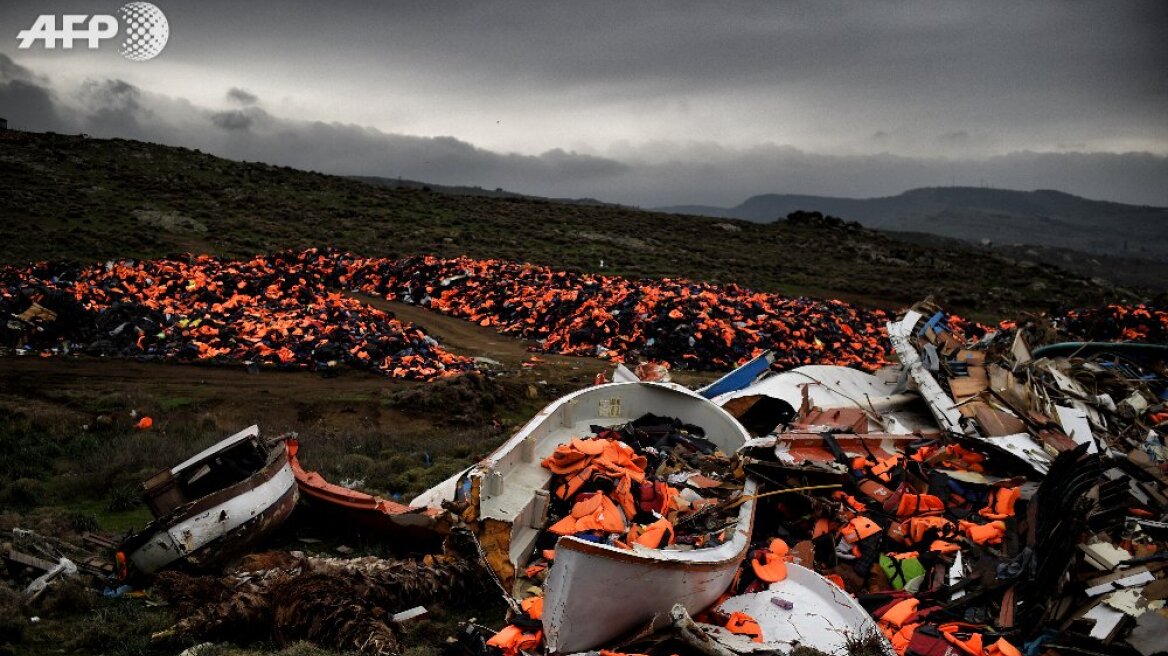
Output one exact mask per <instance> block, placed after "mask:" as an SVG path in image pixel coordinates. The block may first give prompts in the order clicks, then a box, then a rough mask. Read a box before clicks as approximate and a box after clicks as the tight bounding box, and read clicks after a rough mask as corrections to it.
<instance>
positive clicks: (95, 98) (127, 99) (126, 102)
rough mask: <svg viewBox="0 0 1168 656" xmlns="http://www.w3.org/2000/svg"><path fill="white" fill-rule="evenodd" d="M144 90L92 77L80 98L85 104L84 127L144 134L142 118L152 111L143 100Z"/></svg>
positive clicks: (150, 114)
mask: <svg viewBox="0 0 1168 656" xmlns="http://www.w3.org/2000/svg"><path fill="white" fill-rule="evenodd" d="M142 96H143V94H142V90H141V89H139V88H138V87H136V86H134V85H132V84H130V83H129V82H125V81H124V80H101V81H96V80H89V81H87V82H85V83H84V84H82V85H81V88H80V92H79V93H78V98H79V99H80V100H81V101H82V103H83V104H84V106H85V111H84V112H83V114H82V118H83V123H82V125H83V127H84V128H85V129H86V131H87V132H94V133H100V134H109V135H127V136H139V135H141V127H140V125H141V123H142V121H144V120H146V121H148V120H150V119H151V118H152V110H151V109H150V108H149V107H147V106H145V105H143V103H142Z"/></svg>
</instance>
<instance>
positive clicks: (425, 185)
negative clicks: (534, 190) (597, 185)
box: [349, 175, 616, 206]
mask: <svg viewBox="0 0 1168 656" xmlns="http://www.w3.org/2000/svg"><path fill="white" fill-rule="evenodd" d="M349 177H351V178H353V179H354V180H360V181H361V182H367V183H369V184H375V185H379V186H382V187H389V188H391V189H420V190H423V191H434V192H437V193H440V194H447V195H449V196H477V197H480V198H522V199H524V200H537V201H546V202H548V203H560V204H563V205H614V206H615V205H616V204H615V203H605V202H603V201H599V200H596V199H595V198H546V197H544V196H529V195H527V194H520V193H517V192H514V191H507V190H506V189H503V188H502V187H497V188H495V189H484V188H482V187H469V186H466V185H440V184H434V183H432V182H421V181H418V180H406V179H404V178H379V177H376V176H371V175H351V176H349Z"/></svg>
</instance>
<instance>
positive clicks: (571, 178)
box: [0, 55, 1168, 207]
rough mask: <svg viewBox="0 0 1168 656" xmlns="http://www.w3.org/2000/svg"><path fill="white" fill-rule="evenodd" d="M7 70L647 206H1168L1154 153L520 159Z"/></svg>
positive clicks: (160, 117)
mask: <svg viewBox="0 0 1168 656" xmlns="http://www.w3.org/2000/svg"><path fill="white" fill-rule="evenodd" d="M0 74H2V75H3V77H2V78H0V80H2V82H0V84H3V85H4V86H2V87H0V88H11V87H12V85H13V84H14V83H17V82H19V83H22V84H24V85H25V86H23V87H17V88H18V89H19V90H21V92H22V94H23V97H27V98H34V99H39V100H38V102H40V103H41V104H42V106H41V107H40V109H41V110H43V111H44V113H45V115H49V116H57V117H59V118H58V120H57V123H58V129H62V130H65V131H76V132H89V133H91V134H92V135H93V136H95V137H114V136H117V137H129V138H136V139H143V140H147V141H155V142H160V143H168V144H173V145H180V146H185V147H193V148H200V149H203V150H206V151H208V152H211V153H215V154H218V155H222V156H225V157H230V158H234V159H241V160H250V161H256V160H258V161H264V162H269V163H273V164H280V165H289V166H295V167H298V168H304V169H312V170H319V171H325V172H330V173H338V174H346V175H378V176H385V177H399V176H400V177H405V178H410V179H419V180H425V181H428V182H434V183H442V184H472V185H481V186H483V187H486V188H494V187H504V188H507V189H511V190H514V191H520V192H524V193H530V194H537V195H547V196H564V197H584V196H589V197H594V198H600V199H603V200H607V201H613V202H624V203H629V204H635V205H641V206H646V207H652V206H660V205H672V204H682V203H700V204H716V205H734V204H737V203H738V202H741V201H742V200H744V199H745V198H747V197H748V196H751V195H754V194H759V193H769V192H778V193H804V194H817V195H834V196H856V197H870V196H881V195H892V194H896V193H899V192H900V191H903V190H905V189H908V188H913V187H920V186H937V185H942V186H943V185H950V184H959V185H979V184H987V185H989V186H997V187H1005V188H1014V189H1035V188H1051V189H1061V190H1064V191H1070V192H1072V193H1077V194H1080V195H1084V196H1087V197H1093V198H1103V199H1111V200H1120V201H1125V202H1134V203H1146V204H1154V205H1168V191H1166V189H1165V185H1163V184H1162V183H1163V181H1164V180H1168V158H1166V157H1164V156H1161V155H1153V154H1149V153H1119V154H1115V153H1082V152H1048V153H1040V152H1026V151H1020V152H1015V153H1009V154H1005V155H1001V156H995V157H989V158H983V159H954V158H939V157H931V158H930V157H906V156H899V155H892V154H887V153H884V154H878V155H852V156H842V155H828V154H821V153H813V152H809V151H806V150H802V149H799V148H794V147H791V146H781V145H774V144H765V145H760V146H754V147H750V148H731V147H727V146H724V145H721V144H717V143H714V142H693V141H686V142H669V141H662V142H653V143H648V144H641V145H633V146H627V147H625V148H622V149H613V150H612V151H611V152H610V153H608V154H607V155H605V156H599V155H589V154H581V153H577V152H571V151H566V150H562V149H552V150H548V151H545V152H543V153H541V154H539V155H521V154H514V153H499V152H495V151H492V150H488V149H484V148H479V147H477V146H475V145H474V144H472V143H469V142H467V141H464V140H461V139H457V138H454V137H449V136H444V137H417V136H410V135H402V134H392V133H387V132H384V131H381V130H377V129H374V128H370V127H365V126H360V125H354V124H348V123H341V122H323V121H303V120H296V119H289V118H287V117H282V116H277V115H273V114H271V113H269V112H267V111H265V110H264V109H262V108H260V107H258V106H250V107H244V108H240V109H233V110H214V109H208V108H204V107H200V106H197V105H194V104H192V103H190V102H188V101H186V100H183V99H176V98H170V97H167V96H163V95H160V94H154V93H148V92H145V91H143V90H142V89H140V88H138V87H136V86H135V85H132V84H129V83H127V82H125V81H122V80H89V81H87V82H85V83H84V84H82V85H80V87H79V88H78V89H77V90H76V92H75V96H76V98H75V100H76V102H74V103H69V104H67V103H61V102H57V100H58V99H57V98H56V97H55V96H54V95H53V94H52V93H51V92H50V91H49V90H48V88H47V86H41V85H43V84H45V81H44V80H40V81H39V83H38V81H37V80H38V78H36V77H35V76H34V75H33V74H32V73H31V72H29V71H28V70H27V69H22V68H20V67H16V66H14V65H13V64H12V62H11V60H8V59H7V58H5V57H4V56H3V55H0ZM26 80H27V81H26ZM46 103H47V104H46ZM78 108H80V109H78ZM14 127H23V126H17V125H14ZM873 136H874V137H876V136H878V135H873ZM950 138H953V135H950Z"/></svg>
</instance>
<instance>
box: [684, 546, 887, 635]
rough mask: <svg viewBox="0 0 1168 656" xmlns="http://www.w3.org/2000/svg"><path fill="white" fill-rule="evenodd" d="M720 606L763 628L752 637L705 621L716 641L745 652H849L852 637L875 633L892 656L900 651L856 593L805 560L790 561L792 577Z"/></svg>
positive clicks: (790, 574) (788, 570) (789, 572)
mask: <svg viewBox="0 0 1168 656" xmlns="http://www.w3.org/2000/svg"><path fill="white" fill-rule="evenodd" d="M775 599H778V600H782V601H785V602H790V604H791V608H790V609H789V610H788V609H785V608H782V607H780V606H778V605H776V604H775V603H774V601H773V600H775ZM718 610H719V612H722V613H726V614H729V613H734V612H739V613H746V614H747V615H750V616H751V617H753V618H754V620H755V621H756V622H758V624H759V627H760V628H761V629H762V638H763V641H762V642H752V641H751V638H750V636H744V635H737V634H734V633H730V631H729V630H727V629H726V628H725V627H721V626H711V625H703V628H704V629H706V631H707V632H708V633H710V635H711V636H712V637H714V639H715V640H717V641H718V642H719V643H721V644H722V645H724V646H725V647H727V648H729V649H730V650H731V651H734V652H737V653H740V654H746V653H751V652H771V653H784V654H785V653H790V652H791V651H792V650H794V649H795V648H796V647H798V646H803V647H814V648H815V649H818V650H819V651H822V652H826V653H828V654H838V655H839V656H844V655H845V654H847V653H848V649H847V646H848V642H849V640H859V639H862V638H867V637H872V639H874V640H877V641H878V642H879V644H880V646H881V648H882V649H883V651H884V652H885V653H886V654H888V656H894V655H895V652H894V651H893V649H892V645H890V644H889V643H888V641H887V640H886V639H885V638H884V636H883V635H882V634H881V633H880V630H879V629H878V628H877V627H876V622H875V621H873V619H872V616H870V615H869V614H868V613H867V612H866V611H865V610H864V607H863V606H861V605H860V603H859V602H858V601H856V598H855V597H853V596H852V595H850V594H848V593H847V592H845V591H843V590H841V589H840V588H839V587H837V586H836V585H835V584H833V583H832V582H831V581H828V580H827V579H825V578H824V577H822V576H820V575H819V574H817V573H816V572H815V571H813V570H811V569H808V568H806V567H803V566H802V565H797V564H794V563H789V564H788V565H787V578H785V579H783V580H782V581H779V582H778V583H772V584H771V585H770V587H769V588H768V589H767V590H764V591H762V592H756V593H752V594H744V595H738V596H736V597H731V598H729V599H727V600H726V601H724V602H723V603H722V604H721V605H719V606H718Z"/></svg>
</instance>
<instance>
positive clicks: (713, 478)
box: [529, 414, 742, 575]
mask: <svg viewBox="0 0 1168 656" xmlns="http://www.w3.org/2000/svg"><path fill="white" fill-rule="evenodd" d="M542 465H543V467H544V468H546V469H547V470H548V471H550V472H552V474H553V476H552V481H551V484H550V486H549V490H550V492H551V501H550V508H549V512H548V515H549V522H548V526H547V528H546V531H545V532H544V535H542V536H541V538H540V540H538V541H537V548H538V550H539V551H540V553H539V554H537V558H535V559H533V566H532V567H530V568H529V570H530V573H531V574H533V575H537V574H539V573H541V572H542V571H543V570H544V567H542V566H541V564H543V563H545V562H546V561H548V560H550V559H552V558H554V553H552V552H551V551H550V550H551V547H553V546H554V544H555V541H556V540H557V539H558V538H559V537H561V536H567V535H571V536H575V537H577V538H580V539H584V540H590V541H593V542H601V543H605V544H610V545H614V546H617V547H621V548H624V549H637V548H642V547H643V548H648V549H668V548H670V547H671V546H672V545H677V544H684V545H688V546H692V547H698V548H700V547H711V546H716V545H718V544H721V543H722V542H725V541H726V540H727V539H729V538H730V537H731V536H732V534H733V525H732V524H733V519H734V518H735V517H736V516H737V511H735V510H729V511H725V513H724V514H726V517H724V518H718V519H719V520H720V519H725V520H726V521H717V520H715V521H711V520H710V519H709V518H707V519H706V521H703V522H700V523H692V524H691V522H690V521H689V520H690V519H691V518H693V517H694V516H695V515H696V514H697V513H705V514H706V515H716V512H717V507H718V504H719V501H722V500H725V499H727V498H729V497H730V496H731V495H732V494H734V493H735V492H738V491H741V489H742V484H741V481H739V480H737V479H735V478H734V477H733V475H732V472H733V470H734V468H733V467H732V466H731V461H730V458H729V457H728V456H726V455H725V454H723V453H721V452H720V451H718V450H717V448H716V447H715V446H714V444H713V443H712V442H710V441H709V440H707V439H705V436H704V432H703V431H702V429H701V428H700V427H697V426H693V425H689V424H684V423H682V422H681V421H679V420H677V419H674V418H671V417H659V416H656V415H653V414H646V415H644V416H642V417H640V418H638V419H635V420H633V421H631V422H629V423H628V424H625V425H624V426H621V427H619V428H603V427H599V426H594V427H593V434H592V435H588V436H583V437H579V438H575V439H573V440H571V441H569V442H567V443H565V444H561V445H560V446H559V447H557V448H556V450H555V451H554V452H553V453H552V454H551V455H550V456H548V457H547V458H545V459H544V460H543V462H542ZM707 473H708V475H707ZM709 526H714V527H715V530H712V531H710V530H706V527H709Z"/></svg>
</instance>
